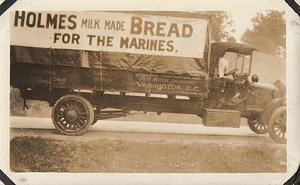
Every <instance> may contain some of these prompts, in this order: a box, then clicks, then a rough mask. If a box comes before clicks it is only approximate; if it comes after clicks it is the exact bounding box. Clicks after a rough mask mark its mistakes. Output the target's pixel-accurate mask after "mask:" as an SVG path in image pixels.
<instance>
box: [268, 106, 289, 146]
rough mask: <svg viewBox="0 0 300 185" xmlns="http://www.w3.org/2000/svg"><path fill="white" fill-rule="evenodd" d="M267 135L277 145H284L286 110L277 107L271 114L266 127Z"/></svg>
mask: <svg viewBox="0 0 300 185" xmlns="http://www.w3.org/2000/svg"><path fill="white" fill-rule="evenodd" d="M268 129H269V135H270V136H271V138H272V139H273V140H274V141H276V142H278V143H286V108H285V107H279V108H277V109H275V111H274V112H273V113H272V115H271V118H270V122H269V125H268Z"/></svg>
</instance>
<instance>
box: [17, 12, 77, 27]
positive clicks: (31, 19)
mask: <svg viewBox="0 0 300 185" xmlns="http://www.w3.org/2000/svg"><path fill="white" fill-rule="evenodd" d="M43 16H44V17H43ZM76 18H77V16H76V15H73V14H69V15H67V14H49V13H47V14H42V13H37V12H25V11H21V12H19V11H16V12H15V17H14V26H15V27H18V26H20V27H29V28H33V27H36V28H53V29H70V30H73V29H75V28H76Z"/></svg>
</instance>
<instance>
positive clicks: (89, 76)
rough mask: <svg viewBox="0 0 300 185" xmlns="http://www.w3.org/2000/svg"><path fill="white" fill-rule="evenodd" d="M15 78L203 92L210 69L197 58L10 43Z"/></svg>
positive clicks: (70, 85) (28, 82) (20, 82)
mask: <svg viewBox="0 0 300 185" xmlns="http://www.w3.org/2000/svg"><path fill="white" fill-rule="evenodd" d="M11 84H12V86H15V87H18V88H39V87H45V88H66V89H88V90H94V91H117V92H138V93H155V94H170V95H187V96H203V95H205V94H206V93H207V73H206V64H205V63H204V61H203V59H196V58H188V57H172V56H154V55H152V56H151V55H142V54H129V53H120V52H100V51H81V50H69V49H48V48H34V47H24V46H11Z"/></svg>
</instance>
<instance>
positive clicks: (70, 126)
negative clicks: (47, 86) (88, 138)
mask: <svg viewBox="0 0 300 185" xmlns="http://www.w3.org/2000/svg"><path fill="white" fill-rule="evenodd" d="M52 121H53V124H54V126H55V128H56V129H57V130H58V131H59V132H61V133H63V134H66V135H82V134H83V133H84V132H86V130H87V129H88V128H89V127H90V126H91V124H92V122H93V121H94V110H93V107H92V105H91V104H90V102H89V101H88V100H86V99H85V98H83V97H81V96H77V95H66V96H63V97H61V98H60V99H58V100H57V102H56V103H55V105H54V106H53V108H52Z"/></svg>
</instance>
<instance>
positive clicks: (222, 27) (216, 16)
mask: <svg viewBox="0 0 300 185" xmlns="http://www.w3.org/2000/svg"><path fill="white" fill-rule="evenodd" d="M198 13H199V14H205V15H207V16H208V17H210V23H211V28H212V40H213V41H215V42H220V41H228V42H235V41H236V40H235V38H234V37H233V36H232V33H234V32H235V30H234V29H233V27H232V24H233V20H232V19H231V16H230V14H229V13H228V12H227V11H205V12H198Z"/></svg>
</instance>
